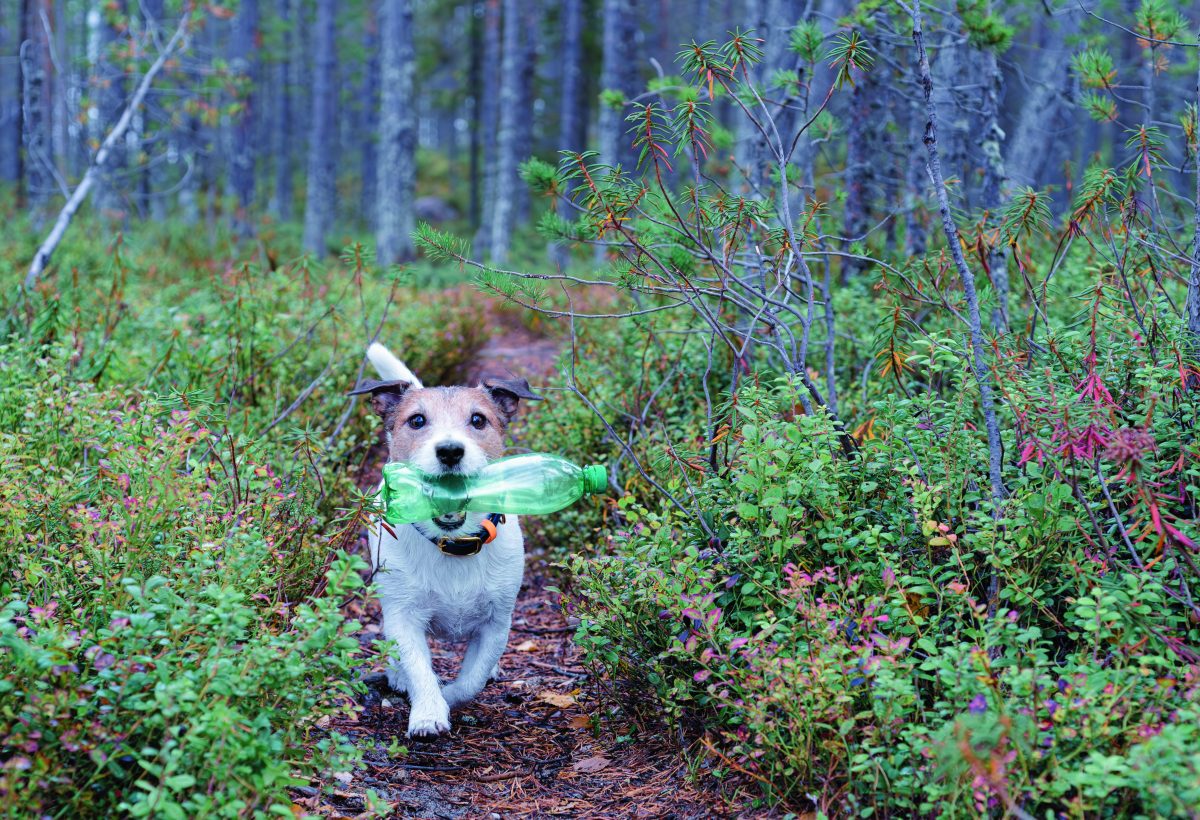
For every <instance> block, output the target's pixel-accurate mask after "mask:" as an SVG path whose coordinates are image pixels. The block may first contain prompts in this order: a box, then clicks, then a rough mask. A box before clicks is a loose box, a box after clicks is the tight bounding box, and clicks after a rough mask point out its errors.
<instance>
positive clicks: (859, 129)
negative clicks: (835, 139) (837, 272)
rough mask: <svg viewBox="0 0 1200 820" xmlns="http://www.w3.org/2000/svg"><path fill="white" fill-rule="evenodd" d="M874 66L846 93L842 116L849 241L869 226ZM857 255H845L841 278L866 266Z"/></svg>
mask: <svg viewBox="0 0 1200 820" xmlns="http://www.w3.org/2000/svg"><path fill="white" fill-rule="evenodd" d="M878 74H879V72H878V71H877V70H874V71H869V72H867V73H866V75H864V76H863V77H862V79H860V80H859V81H858V82H857V83H856V84H855V86H854V90H853V91H852V92H851V93H850V111H849V112H848V115H847V117H846V174H845V179H846V207H845V211H844V214H845V216H844V219H843V222H842V234H843V235H844V236H845V237H846V238H847V239H849V240H850V241H857V240H860V239H861V238H862V237H864V236H865V235H866V234H867V232H868V231H869V230H870V229H871V212H872V207H871V204H872V199H873V198H874V195H875V188H876V179H877V176H878V174H877V171H878V170H879V165H880V150H879V144H878V137H879V130H880V129H881V127H882V123H880V122H879V119H880V116H879V114H880V110H881V109H882V105H881V103H880V97H881V95H882V89H881V88H880V82H879V78H878ZM867 265H868V263H867V262H866V261H864V260H861V259H851V258H848V257H847V258H845V259H844V260H843V264H842V282H843V283H844V282H846V281H847V280H848V279H850V278H851V277H852V276H854V275H856V274H858V273H860V272H862V271H863V270H865V269H866V268H867Z"/></svg>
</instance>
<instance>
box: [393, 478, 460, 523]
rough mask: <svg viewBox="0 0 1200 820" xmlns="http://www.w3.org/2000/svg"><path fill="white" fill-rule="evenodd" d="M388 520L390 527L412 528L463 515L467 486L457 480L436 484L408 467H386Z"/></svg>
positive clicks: (441, 481) (452, 479)
mask: <svg viewBox="0 0 1200 820" xmlns="http://www.w3.org/2000/svg"><path fill="white" fill-rule="evenodd" d="M384 476H385V478H386V488H385V490H384V516H383V517H384V519H386V520H387V522H388V523H389V524H412V523H413V522H415V521H429V520H430V519H432V518H437V517H439V516H442V515H448V514H450V513H455V512H460V511H461V510H462V509H463V507H464V505H465V504H466V500H467V492H466V482H465V480H464V479H461V478H458V477H457V476H449V477H447V479H448V480H447V479H443V480H439V481H437V482H436V483H435V482H432V481H430V480H429V478H428V477H427V476H426V475H424V474H423V473H421V472H420V471H418V470H417V469H416V468H414V467H412V466H410V465H408V464H388V465H387V466H386V467H384Z"/></svg>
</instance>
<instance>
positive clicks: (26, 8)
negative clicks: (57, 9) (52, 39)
mask: <svg viewBox="0 0 1200 820" xmlns="http://www.w3.org/2000/svg"><path fill="white" fill-rule="evenodd" d="M41 2H42V0H23V7H22V14H21V26H22V32H21V51H20V58H21V78H22V86H21V114H22V138H23V140H24V144H25V201H26V203H27V204H28V205H29V206H30V207H31V208H33V209H35V210H36V209H40V208H41V207H42V206H43V205H45V203H46V200H47V199H48V197H49V195H50V191H51V188H52V182H51V176H50V168H49V164H48V163H49V151H50V134H49V130H50V129H49V124H50V120H49V116H48V115H49V112H48V100H47V95H48V91H47V84H48V80H49V77H48V75H49V72H50V43H49V41H48V40H47V38H46V32H45V29H44V28H43V27H42V22H41V15H40V8H41Z"/></svg>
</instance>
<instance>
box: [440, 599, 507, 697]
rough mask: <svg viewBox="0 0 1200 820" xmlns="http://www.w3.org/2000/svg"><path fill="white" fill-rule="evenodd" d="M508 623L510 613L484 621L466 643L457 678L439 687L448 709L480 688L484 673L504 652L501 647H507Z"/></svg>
mask: <svg viewBox="0 0 1200 820" xmlns="http://www.w3.org/2000/svg"><path fill="white" fill-rule="evenodd" d="M511 626H512V617H511V616H510V617H507V618H503V619H500V618H497V619H495V620H492V621H488V622H487V623H486V624H484V625H483V626H481V627H480V628H479V634H478V635H476V637H475V640H473V641H471V642H470V643H469V644H468V645H467V652H466V654H465V655H464V656H463V662H462V670H461V671H460V672H459V673H458V677H457V678H455V679H454V683H452V684H450V685H449V686H447V687H446V688H445V689H443V690H442V696H443V697H445V698H446V702H447V703H449V704H450V707H451V708H454V707H456V706H461V705H462V704H464V703H467V702H468V701H470V700H471V699H473V698H474V697H475V696H476V695H478V694H479V693H480V692H482V691H483V687H484V686H486V685H487V681H488V676H489V675H491V674H492V670H494V669H495V668H496V664H497V663H498V662H499V660H500V656H501V655H503V654H504V647H506V646H508V630H509V627H511Z"/></svg>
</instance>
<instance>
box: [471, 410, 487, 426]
mask: <svg viewBox="0 0 1200 820" xmlns="http://www.w3.org/2000/svg"><path fill="white" fill-rule="evenodd" d="M471 426H472V427H474V428H475V429H476V430H482V429H483V428H484V427H486V426H487V418H485V417H484V415H483V413H472V414H471Z"/></svg>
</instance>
